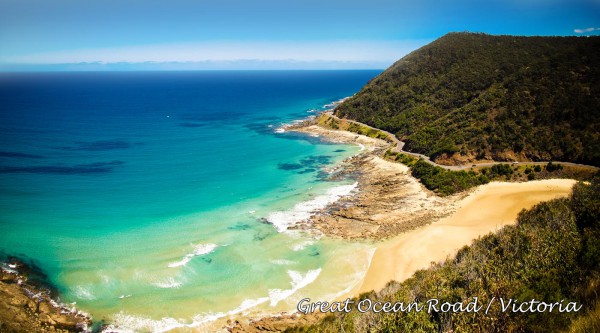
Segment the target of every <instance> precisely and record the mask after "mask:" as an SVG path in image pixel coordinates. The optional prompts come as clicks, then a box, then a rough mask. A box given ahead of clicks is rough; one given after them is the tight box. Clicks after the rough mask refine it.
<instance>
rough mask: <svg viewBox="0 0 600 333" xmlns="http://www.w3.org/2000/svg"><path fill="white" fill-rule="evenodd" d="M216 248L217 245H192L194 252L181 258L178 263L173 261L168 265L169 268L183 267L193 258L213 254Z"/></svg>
mask: <svg viewBox="0 0 600 333" xmlns="http://www.w3.org/2000/svg"><path fill="white" fill-rule="evenodd" d="M217 247H218V245H217V244H198V245H194V250H193V251H192V252H190V253H188V254H186V255H185V256H183V258H182V259H181V260H179V261H174V262H172V263H169V265H168V266H169V267H171V268H172V267H179V266H185V265H187V263H188V262H190V261H191V260H192V259H193V258H194V257H197V256H201V255H205V254H209V253H211V252H213V251H214V250H215V249H216V248H217Z"/></svg>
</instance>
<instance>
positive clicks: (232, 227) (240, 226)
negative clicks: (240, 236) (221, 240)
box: [227, 223, 251, 230]
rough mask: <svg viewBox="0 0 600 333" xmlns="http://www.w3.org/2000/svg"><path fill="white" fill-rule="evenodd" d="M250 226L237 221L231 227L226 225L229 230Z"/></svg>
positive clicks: (246, 228) (248, 227)
mask: <svg viewBox="0 0 600 333" xmlns="http://www.w3.org/2000/svg"><path fill="white" fill-rule="evenodd" d="M250 228H251V226H250V225H249V224H247V223H238V224H236V225H233V226H231V227H227V229H229V230H248V229H250Z"/></svg>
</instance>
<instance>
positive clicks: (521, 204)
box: [357, 179, 575, 293]
mask: <svg viewBox="0 0 600 333" xmlns="http://www.w3.org/2000/svg"><path fill="white" fill-rule="evenodd" d="M574 184H575V181H574V180H570V179H549V180H540V181H532V182H527V183H497V182H493V183H490V184H487V185H483V186H481V187H480V188H478V189H477V190H476V191H475V192H473V193H472V194H471V195H469V196H468V197H467V198H465V199H464V200H462V201H461V202H460V203H459V208H458V209H457V210H456V212H455V213H453V214H452V215H450V216H448V217H446V218H443V219H441V220H440V221H438V222H436V223H433V224H430V225H427V226H425V227H423V228H420V229H418V230H413V231H410V232H407V233H404V234H402V235H400V236H398V237H397V238H394V239H392V240H390V241H388V242H385V243H384V244H382V245H380V246H379V247H378V248H377V250H376V251H375V254H374V256H373V259H372V261H371V265H370V267H369V269H368V271H367V273H366V275H365V279H364V281H363V283H362V285H361V287H360V288H359V290H357V292H358V293H360V292H365V291H370V290H380V289H382V288H383V287H385V285H386V284H387V283H388V282H389V281H391V280H396V281H403V280H405V279H407V278H409V277H410V276H411V275H412V274H413V273H414V272H416V271H417V270H419V269H424V268H428V267H429V265H430V263H431V262H438V261H442V260H444V259H446V258H447V257H448V256H452V255H454V254H455V253H456V252H457V250H458V249H460V248H461V247H463V246H464V245H468V244H470V243H471V242H472V240H473V239H476V238H477V237H479V236H482V235H485V234H488V233H490V232H494V231H496V230H498V229H500V228H502V227H503V226H505V225H510V224H514V223H515V222H516V218H517V215H518V214H519V212H520V211H521V210H522V209H528V208H530V207H532V206H534V205H535V204H537V203H540V202H542V201H547V200H551V199H554V198H559V197H564V196H567V195H569V193H570V192H571V187H572V186H573V185H574Z"/></svg>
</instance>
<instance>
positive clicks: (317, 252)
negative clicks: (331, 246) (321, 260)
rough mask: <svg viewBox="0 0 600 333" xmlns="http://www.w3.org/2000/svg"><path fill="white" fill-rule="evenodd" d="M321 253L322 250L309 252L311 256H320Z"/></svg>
mask: <svg viewBox="0 0 600 333" xmlns="http://www.w3.org/2000/svg"><path fill="white" fill-rule="evenodd" d="M320 254H321V252H319V251H313V252H311V253H309V254H308V255H309V256H311V257H316V256H318V255H320Z"/></svg>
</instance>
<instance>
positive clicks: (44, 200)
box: [0, 70, 380, 332]
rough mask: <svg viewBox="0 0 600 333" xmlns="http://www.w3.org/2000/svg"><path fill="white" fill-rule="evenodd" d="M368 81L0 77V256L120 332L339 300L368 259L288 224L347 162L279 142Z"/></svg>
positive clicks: (264, 74)
mask: <svg viewBox="0 0 600 333" xmlns="http://www.w3.org/2000/svg"><path fill="white" fill-rule="evenodd" d="M379 72H380V71H372V70H366V71H200V72H70V73H0V140H1V141H0V142H1V143H2V145H1V146H0V251H1V252H2V254H3V255H18V256H21V257H23V258H26V259H27V260H32V261H33V262H34V263H35V264H36V265H38V266H40V267H41V268H42V269H43V270H44V272H45V273H46V274H48V277H49V279H50V281H51V282H52V283H53V284H54V285H56V286H57V287H58V289H59V291H60V292H61V297H62V298H61V300H62V301H63V302H65V303H75V304H76V305H77V307H78V308H80V309H82V310H84V311H87V312H89V313H91V314H92V315H93V317H94V319H95V320H106V321H107V322H108V323H111V325H112V328H113V329H120V330H121V331H128V330H129V331H136V332H137V331H166V330H169V329H172V328H180V329H181V330H183V331H186V330H196V329H197V330H203V329H206V327H207V326H205V325H209V324H210V323H212V322H214V320H217V319H222V318H226V317H228V316H235V315H240V314H242V313H251V314H252V313H272V312H276V311H285V310H291V309H294V308H295V305H296V303H297V301H298V300H299V299H301V298H304V297H313V298H321V299H327V298H333V297H336V295H341V294H343V292H344V291H346V292H347V291H348V290H349V288H351V287H352V286H353V285H354V284H355V283H357V281H359V280H360V278H361V274H363V273H364V270H365V269H366V267H367V265H368V261H369V260H370V256H371V255H372V249H371V248H370V247H369V246H368V245H367V244H359V243H345V242H342V241H339V240H334V239H328V238H327V237H322V238H318V237H317V238H315V237H314V236H311V235H308V234H305V233H302V232H297V231H292V230H287V226H289V225H290V224H293V223H295V222H296V221H297V220H298V219H302V218H303V217H305V216H306V215H307V214H310V212H312V211H313V210H314V209H316V208H319V207H323V206H324V205H325V204H327V203H328V202H332V201H334V200H335V199H336V198H339V196H341V195H347V194H351V193H352V192H353V191H355V189H354V188H355V187H356V185H355V183H354V181H353V180H352V179H346V180H342V181H337V182H332V181H327V180H325V179H326V176H327V170H329V169H331V168H332V167H334V166H335V165H336V164H338V163H340V162H341V161H342V160H343V159H345V158H348V157H350V156H352V155H353V154H356V153H357V152H358V151H359V149H360V148H359V147H358V146H354V145H339V144H331V143H327V142H324V141H321V139H320V138H315V137H310V136H306V135H301V134H297V133H290V132H283V131H281V130H278V129H279V128H281V126H282V125H283V124H286V123H290V122H292V121H293V120H297V119H302V118H306V117H308V116H310V115H314V114H315V112H316V111H319V110H323V109H325V108H326V105H327V104H330V103H332V102H334V101H336V100H339V99H341V98H344V97H347V96H350V95H352V94H354V93H356V92H357V91H358V90H359V89H360V88H361V87H362V86H363V85H364V84H366V83H367V82H368V80H370V79H372V78H373V77H375V76H376V75H377V74H379Z"/></svg>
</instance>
